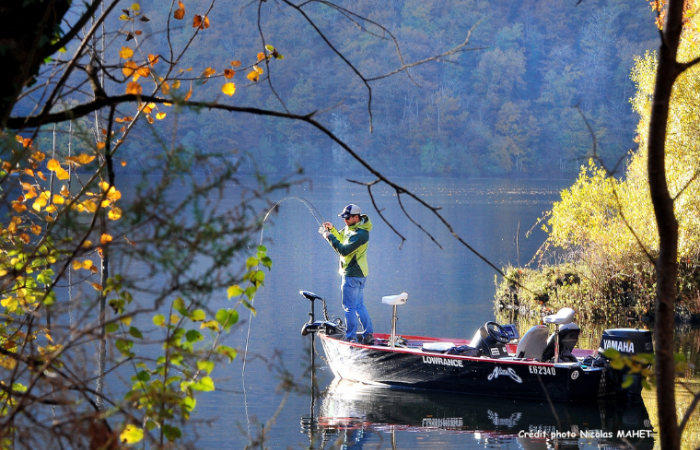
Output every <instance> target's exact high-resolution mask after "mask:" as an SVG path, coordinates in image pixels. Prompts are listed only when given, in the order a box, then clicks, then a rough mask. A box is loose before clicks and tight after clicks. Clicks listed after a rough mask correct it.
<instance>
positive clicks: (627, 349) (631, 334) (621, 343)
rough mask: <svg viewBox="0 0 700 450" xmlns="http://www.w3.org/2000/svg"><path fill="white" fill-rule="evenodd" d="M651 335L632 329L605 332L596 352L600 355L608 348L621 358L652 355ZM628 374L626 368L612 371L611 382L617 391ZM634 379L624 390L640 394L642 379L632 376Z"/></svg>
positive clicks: (637, 375) (635, 375) (616, 329)
mask: <svg viewBox="0 0 700 450" xmlns="http://www.w3.org/2000/svg"><path fill="white" fill-rule="evenodd" d="M651 338H652V334H651V331H649V330H636V329H633V328H615V329H611V330H605V331H604V332H603V336H602V338H601V339H600V348H599V349H598V352H599V353H600V354H602V353H603V352H604V351H605V350H607V349H609V348H614V349H615V350H617V351H618V352H620V354H621V355H623V356H633V355H637V354H640V353H654V344H653V342H652V339H651ZM628 372H629V368H628V367H624V368H623V369H621V370H612V371H611V373H612V377H613V380H612V381H613V382H614V383H615V386H616V388H617V389H618V390H621V389H622V388H621V384H622V382H623V381H624V379H625V375H627V373H628ZM632 376H633V377H634V379H633V382H632V384H631V385H630V386H629V387H628V388H627V389H626V391H627V392H630V393H633V394H639V393H641V392H642V379H641V376H640V375H639V374H632Z"/></svg>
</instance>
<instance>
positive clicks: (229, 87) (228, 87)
mask: <svg viewBox="0 0 700 450" xmlns="http://www.w3.org/2000/svg"><path fill="white" fill-rule="evenodd" d="M221 92H223V93H224V94H226V95H228V96H229V97H231V96H232V95H233V94H234V93H235V92H236V85H235V84H233V83H226V84H224V85H223V86H222V87H221Z"/></svg>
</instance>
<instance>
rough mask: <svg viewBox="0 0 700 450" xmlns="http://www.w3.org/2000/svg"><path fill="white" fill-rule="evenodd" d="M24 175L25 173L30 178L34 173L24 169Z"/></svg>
mask: <svg viewBox="0 0 700 450" xmlns="http://www.w3.org/2000/svg"><path fill="white" fill-rule="evenodd" d="M24 173H26V174H27V175H29V176H30V177H33V176H34V172H33V171H32V169H24Z"/></svg>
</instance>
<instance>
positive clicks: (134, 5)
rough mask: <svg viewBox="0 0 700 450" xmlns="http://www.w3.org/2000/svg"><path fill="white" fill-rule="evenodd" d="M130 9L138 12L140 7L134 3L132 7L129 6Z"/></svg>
mask: <svg viewBox="0 0 700 450" xmlns="http://www.w3.org/2000/svg"><path fill="white" fill-rule="evenodd" d="M131 9H133V10H134V11H139V10H140V9H141V6H139V4H138V3H134V4H133V5H131Z"/></svg>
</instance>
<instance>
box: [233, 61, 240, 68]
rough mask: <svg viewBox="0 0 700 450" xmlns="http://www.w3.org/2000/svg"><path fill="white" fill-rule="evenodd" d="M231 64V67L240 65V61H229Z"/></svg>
mask: <svg viewBox="0 0 700 450" xmlns="http://www.w3.org/2000/svg"><path fill="white" fill-rule="evenodd" d="M231 65H232V66H233V67H240V66H241V62H240V61H231Z"/></svg>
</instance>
